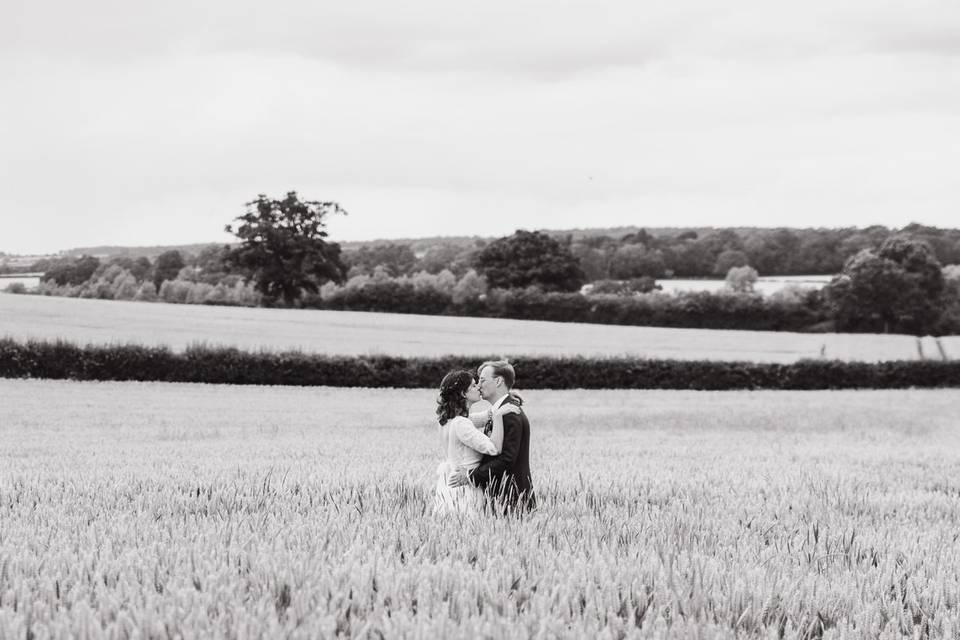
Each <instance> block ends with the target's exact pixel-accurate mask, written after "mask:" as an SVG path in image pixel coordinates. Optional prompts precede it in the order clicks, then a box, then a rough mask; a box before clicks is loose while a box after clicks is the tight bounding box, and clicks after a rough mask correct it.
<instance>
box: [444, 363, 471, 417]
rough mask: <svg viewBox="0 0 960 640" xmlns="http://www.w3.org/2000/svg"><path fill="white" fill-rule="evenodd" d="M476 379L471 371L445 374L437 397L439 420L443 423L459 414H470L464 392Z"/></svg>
mask: <svg viewBox="0 0 960 640" xmlns="http://www.w3.org/2000/svg"><path fill="white" fill-rule="evenodd" d="M475 380H476V378H474V377H473V372H471V371H451V372H450V373H448V374H447V375H445V376H443V380H441V381H440V395H439V396H438V397H437V420H438V421H439V422H440V424H441V425H445V424H447V423H448V422H449V421H451V420H453V419H454V418H456V417H457V416H466V415H469V414H468V413H467V399H466V398H465V397H464V395H463V394H464V393H466V391H467V389H469V388H470V385H472V384H473V383H474V381H475Z"/></svg>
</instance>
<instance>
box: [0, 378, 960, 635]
mask: <svg viewBox="0 0 960 640" xmlns="http://www.w3.org/2000/svg"><path fill="white" fill-rule="evenodd" d="M0 397H2V398H3V399H4V402H0V441H2V442H3V446H2V447H0V513H2V525H3V526H2V530H0V567H2V572H0V586H2V590H0V595H2V598H0V637H4V638H6V637H36V638H47V637H116V638H124V637H185V638H193V637H197V638H199V637H249V638H256V637H285V638H317V637H334V636H343V637H362V638H366V637H374V638H376V637H388V638H390V637H410V638H433V637H443V638H454V639H455V638H476V637H493V638H505V639H510V638H585V637H589V638H594V637H603V638H633V637H644V638H645V637H650V638H666V637H677V638H687V637H704V638H771V637H773V638H776V637H783V638H821V637H822V638H857V639H864V640H866V639H870V640H873V639H875V638H888V637H889V638H899V637H908V638H909V637H914V638H919V637H930V638H940V637H944V638H954V637H957V634H958V632H960V576H958V574H957V571H956V567H957V566H958V565H960V546H958V545H957V540H956V535H957V531H958V529H960V482H958V477H960V432H958V431H957V429H956V422H955V410H956V407H957V406H960V391H954V390H950V391H916V390H913V391H883V392H875V391H856V392H849V391H844V392H717V393H704V392H686V391H672V392H671V391H594V392H576V391H529V392H528V393H527V394H525V398H526V402H525V408H526V411H527V413H528V415H529V417H530V420H531V424H532V436H531V443H532V452H533V456H532V460H531V463H532V469H533V473H534V479H535V482H536V486H537V489H538V492H539V494H540V500H539V501H540V504H541V509H540V510H539V512H536V513H534V514H533V515H532V516H531V517H530V518H528V519H527V520H525V521H522V522H518V521H516V520H510V519H498V520H469V519H468V520H464V521H458V520H456V519H453V518H445V519H444V518H435V517H432V516H431V512H430V509H431V499H432V498H431V496H432V484H433V481H434V475H433V472H434V467H435V465H436V462H437V460H438V458H439V456H440V455H441V452H440V446H439V444H438V440H439V438H438V436H437V432H436V427H435V426H434V424H433V421H432V415H433V406H434V404H433V403H434V390H433V389H415V390H369V389H330V388H309V389H308V388H294V387H283V388H269V387H222V386H215V385H188V384H155V383H79V382H51V381H36V380H0ZM814 408H815V410H813V409H814Z"/></svg>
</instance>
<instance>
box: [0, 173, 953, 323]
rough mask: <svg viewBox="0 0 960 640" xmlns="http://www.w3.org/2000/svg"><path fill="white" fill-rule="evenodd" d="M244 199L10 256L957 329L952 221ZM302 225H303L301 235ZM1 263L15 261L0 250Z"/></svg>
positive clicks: (70, 267)
mask: <svg viewBox="0 0 960 640" xmlns="http://www.w3.org/2000/svg"><path fill="white" fill-rule="evenodd" d="M250 205H257V207H258V209H251V210H248V213H247V214H246V215H245V216H242V217H240V218H237V220H238V221H241V222H242V223H243V224H241V225H238V226H237V227H236V232H235V233H236V235H238V238H239V239H240V240H241V242H237V243H233V244H229V245H227V244H198V245H190V246H188V247H140V248H124V247H86V248H81V249H74V250H71V251H70V252H67V253H66V254H64V255H61V256H57V257H55V258H44V259H42V260H39V261H37V262H35V263H33V264H30V265H29V266H28V267H25V268H24V267H16V268H20V269H22V270H24V271H36V272H43V274H44V275H43V278H42V282H41V286H40V288H39V290H38V291H36V292H37V293H41V294H43V295H58V296H71V297H84V298H100V299H112V300H139V301H146V302H152V301H157V302H170V303H180V304H210V305H243V306H286V307H299V308H317V309H331V310H354V311H377V312H395V313H418V314H435V315H436V314H442V315H464V316H486V317H501V318H518V319H535V320H551V321H561V322H590V323H602V324H627V325H643V326H669V327H690V328H713V329H752V330H770V331H851V332H870V333H884V332H897V333H911V334H915V335H925V334H927V333H932V334H934V335H943V334H955V333H960V230H958V229H939V228H935V227H927V226H923V225H919V224H911V225H908V226H906V227H904V228H902V229H889V228H886V227H880V226H875V227H868V228H865V229H857V228H849V229H786V228H780V229H758V228H715V229H714V228H710V229H671V228H654V229H642V228H622V229H590V230H568V231H550V232H529V231H523V230H518V231H517V232H515V233H514V234H513V235H511V236H505V237H502V238H480V237H454V238H421V239H411V240H392V241H375V242H351V243H342V244H341V243H337V242H333V241H331V240H329V239H327V237H326V233H325V231H324V230H323V229H324V226H325V223H324V217H325V215H327V213H328V212H325V211H324V210H323V208H322V207H324V206H335V203H317V202H301V201H300V200H299V199H298V197H297V195H296V193H295V192H291V193H289V194H288V195H287V198H286V199H284V200H269V199H267V198H266V196H261V199H259V200H257V201H255V202H254V203H250ZM318 207H319V208H318ZM281 211H282V212H283V215H285V216H288V218H283V216H281V215H280V213H279V212H281ZM283 220H286V222H283ZM278 221H280V222H278ZM311 225H312V226H311ZM307 228H310V229H312V232H310V233H304V229H307ZM228 230H230V228H229V227H228ZM271 243H272V244H271ZM3 264H4V260H3V258H2V257H0V265H3ZM5 268H7V269H11V266H10V264H9V262H8V263H7V266H6V267H5ZM777 275H831V276H834V278H833V279H832V281H831V282H830V284H829V285H828V286H826V287H824V288H823V289H822V290H817V289H812V288H803V287H800V286H796V285H791V286H789V287H786V288H785V289H784V290H782V291H779V292H777V293H775V294H772V295H770V296H763V295H760V294H759V293H756V292H755V291H754V286H753V285H754V283H755V282H756V280H757V278H758V277H759V276H777ZM663 278H722V279H724V280H725V282H726V285H725V289H724V290H723V291H722V292H720V293H707V292H688V293H675V294H667V293H664V292H662V291H660V290H659V289H660V286H659V285H658V283H657V280H660V279H663ZM11 286H13V287H14V288H15V290H14V292H15V293H23V292H26V291H25V289H24V287H23V286H22V285H11Z"/></svg>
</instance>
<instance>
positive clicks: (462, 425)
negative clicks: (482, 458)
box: [450, 418, 497, 456]
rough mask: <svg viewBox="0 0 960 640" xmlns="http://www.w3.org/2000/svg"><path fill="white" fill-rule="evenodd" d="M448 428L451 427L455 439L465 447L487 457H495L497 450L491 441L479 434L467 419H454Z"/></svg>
mask: <svg viewBox="0 0 960 640" xmlns="http://www.w3.org/2000/svg"><path fill="white" fill-rule="evenodd" d="M450 426H451V427H453V432H454V434H456V436H457V439H458V440H459V441H460V442H462V443H463V444H465V445H466V446H468V447H470V448H471V449H473V450H474V451H479V452H480V453H484V454H486V455H488V456H492V455H496V453H497V448H496V447H495V446H494V444H493V441H492V440H491V439H490V438H488V437H487V436H485V435H483V434H482V433H480V432H479V431H478V430H477V428H476V427H474V426H473V423H472V422H470V420H469V419H467V418H455V419H454V420H453V421H452V424H451V425H450Z"/></svg>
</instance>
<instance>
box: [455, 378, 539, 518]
mask: <svg viewBox="0 0 960 640" xmlns="http://www.w3.org/2000/svg"><path fill="white" fill-rule="evenodd" d="M479 371H480V382H479V384H480V395H481V396H482V397H483V399H484V400H486V401H487V402H489V403H490V404H491V405H493V408H492V410H493V411H496V410H497V409H498V408H499V407H500V406H501V405H503V404H504V403H507V402H509V403H511V404H513V405H516V406H517V407H518V408H519V407H520V403H519V402H518V401H517V400H516V399H515V398H514V396H511V395H510V389H512V388H513V383H514V381H515V380H516V374H515V373H514V370H513V366H512V365H511V364H510V363H509V362H506V361H504V360H496V361H493V362H484V363H483V364H482V365H480V369H479ZM466 484H473V485H475V486H477V487H480V488H481V489H485V490H486V491H487V493H488V494H489V495H490V496H491V497H492V498H493V499H494V500H496V501H498V502H500V503H502V506H503V508H504V511H506V512H519V513H522V512H524V511H529V510H531V509H533V508H535V507H536V506H537V501H536V497H535V496H534V494H533V479H532V478H531V476H530V422H529V421H528V420H527V416H526V415H525V414H524V413H523V410H522V409H521V410H520V413H508V414H505V415H504V416H503V446H502V447H501V449H500V454H499V455H496V456H484V457H483V459H482V460H481V461H480V466H479V467H477V468H476V469H474V470H473V471H471V472H469V473H468V472H466V471H463V470H460V471H457V472H456V473H454V474H453V475H452V476H450V486H451V487H460V486H463V485H466Z"/></svg>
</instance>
